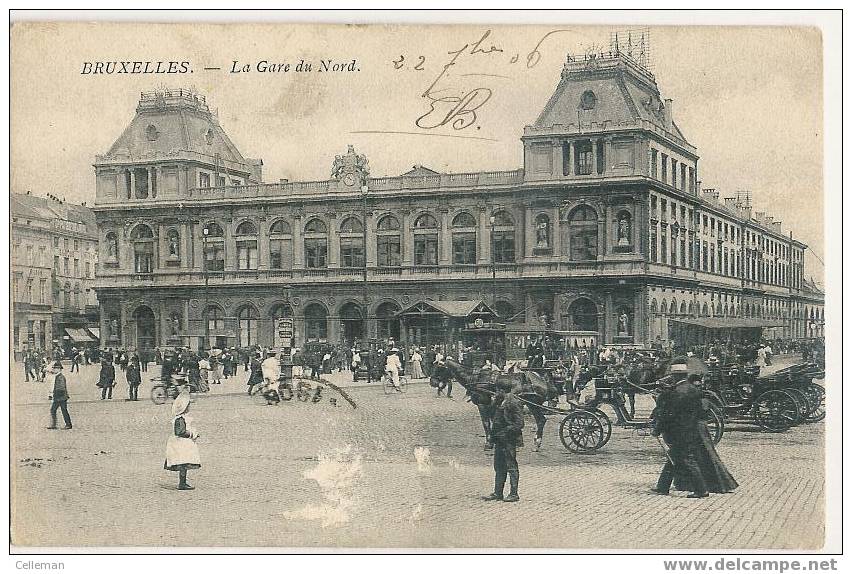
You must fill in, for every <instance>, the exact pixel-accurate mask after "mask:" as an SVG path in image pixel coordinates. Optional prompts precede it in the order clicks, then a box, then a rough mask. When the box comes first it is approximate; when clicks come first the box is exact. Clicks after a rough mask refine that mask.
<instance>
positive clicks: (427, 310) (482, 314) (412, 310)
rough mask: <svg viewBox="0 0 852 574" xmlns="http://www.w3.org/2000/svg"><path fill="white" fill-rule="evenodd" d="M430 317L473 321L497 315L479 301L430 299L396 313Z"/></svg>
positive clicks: (492, 317)
mask: <svg viewBox="0 0 852 574" xmlns="http://www.w3.org/2000/svg"><path fill="white" fill-rule="evenodd" d="M430 315H431V316H433V317H451V318H458V319H462V318H468V317H470V318H474V319H477V318H481V319H496V318H497V313H495V312H494V310H493V309H491V307H489V306H488V305H487V304H486V303H485V301H482V300H481V299H477V300H475V301H433V300H431V299H424V300H422V301H418V302H417V303H414V304H413V305H410V306H409V307H406V308H405V309H403V310H402V311H400V312H399V313H397V316H398V317H412V316H414V317H428V316H430Z"/></svg>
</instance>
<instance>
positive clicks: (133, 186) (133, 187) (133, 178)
mask: <svg viewBox="0 0 852 574" xmlns="http://www.w3.org/2000/svg"><path fill="white" fill-rule="evenodd" d="M135 198H136V170H134V169H132V168H131V170H130V199H135Z"/></svg>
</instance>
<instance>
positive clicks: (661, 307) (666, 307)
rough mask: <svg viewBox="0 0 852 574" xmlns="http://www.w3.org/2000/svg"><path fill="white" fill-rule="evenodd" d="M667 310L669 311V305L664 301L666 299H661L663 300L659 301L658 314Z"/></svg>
mask: <svg viewBox="0 0 852 574" xmlns="http://www.w3.org/2000/svg"><path fill="white" fill-rule="evenodd" d="M668 311H669V306H668V304H667V303H666V300H665V299H663V302H662V303H660V314H661V315H665V314H666V313H668Z"/></svg>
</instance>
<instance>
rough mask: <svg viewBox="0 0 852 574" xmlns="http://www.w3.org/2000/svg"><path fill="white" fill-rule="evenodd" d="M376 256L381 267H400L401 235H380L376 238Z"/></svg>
mask: <svg viewBox="0 0 852 574" xmlns="http://www.w3.org/2000/svg"><path fill="white" fill-rule="evenodd" d="M376 257H377V264H378V266H379V267H399V266H400V264H401V263H402V246H401V245H400V240H399V235H379V236H378V237H377V238H376Z"/></svg>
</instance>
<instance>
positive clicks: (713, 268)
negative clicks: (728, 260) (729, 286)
mask: <svg viewBox="0 0 852 574" xmlns="http://www.w3.org/2000/svg"><path fill="white" fill-rule="evenodd" d="M715 272H716V250H715V249H712V248H711V249H710V273H715Z"/></svg>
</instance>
